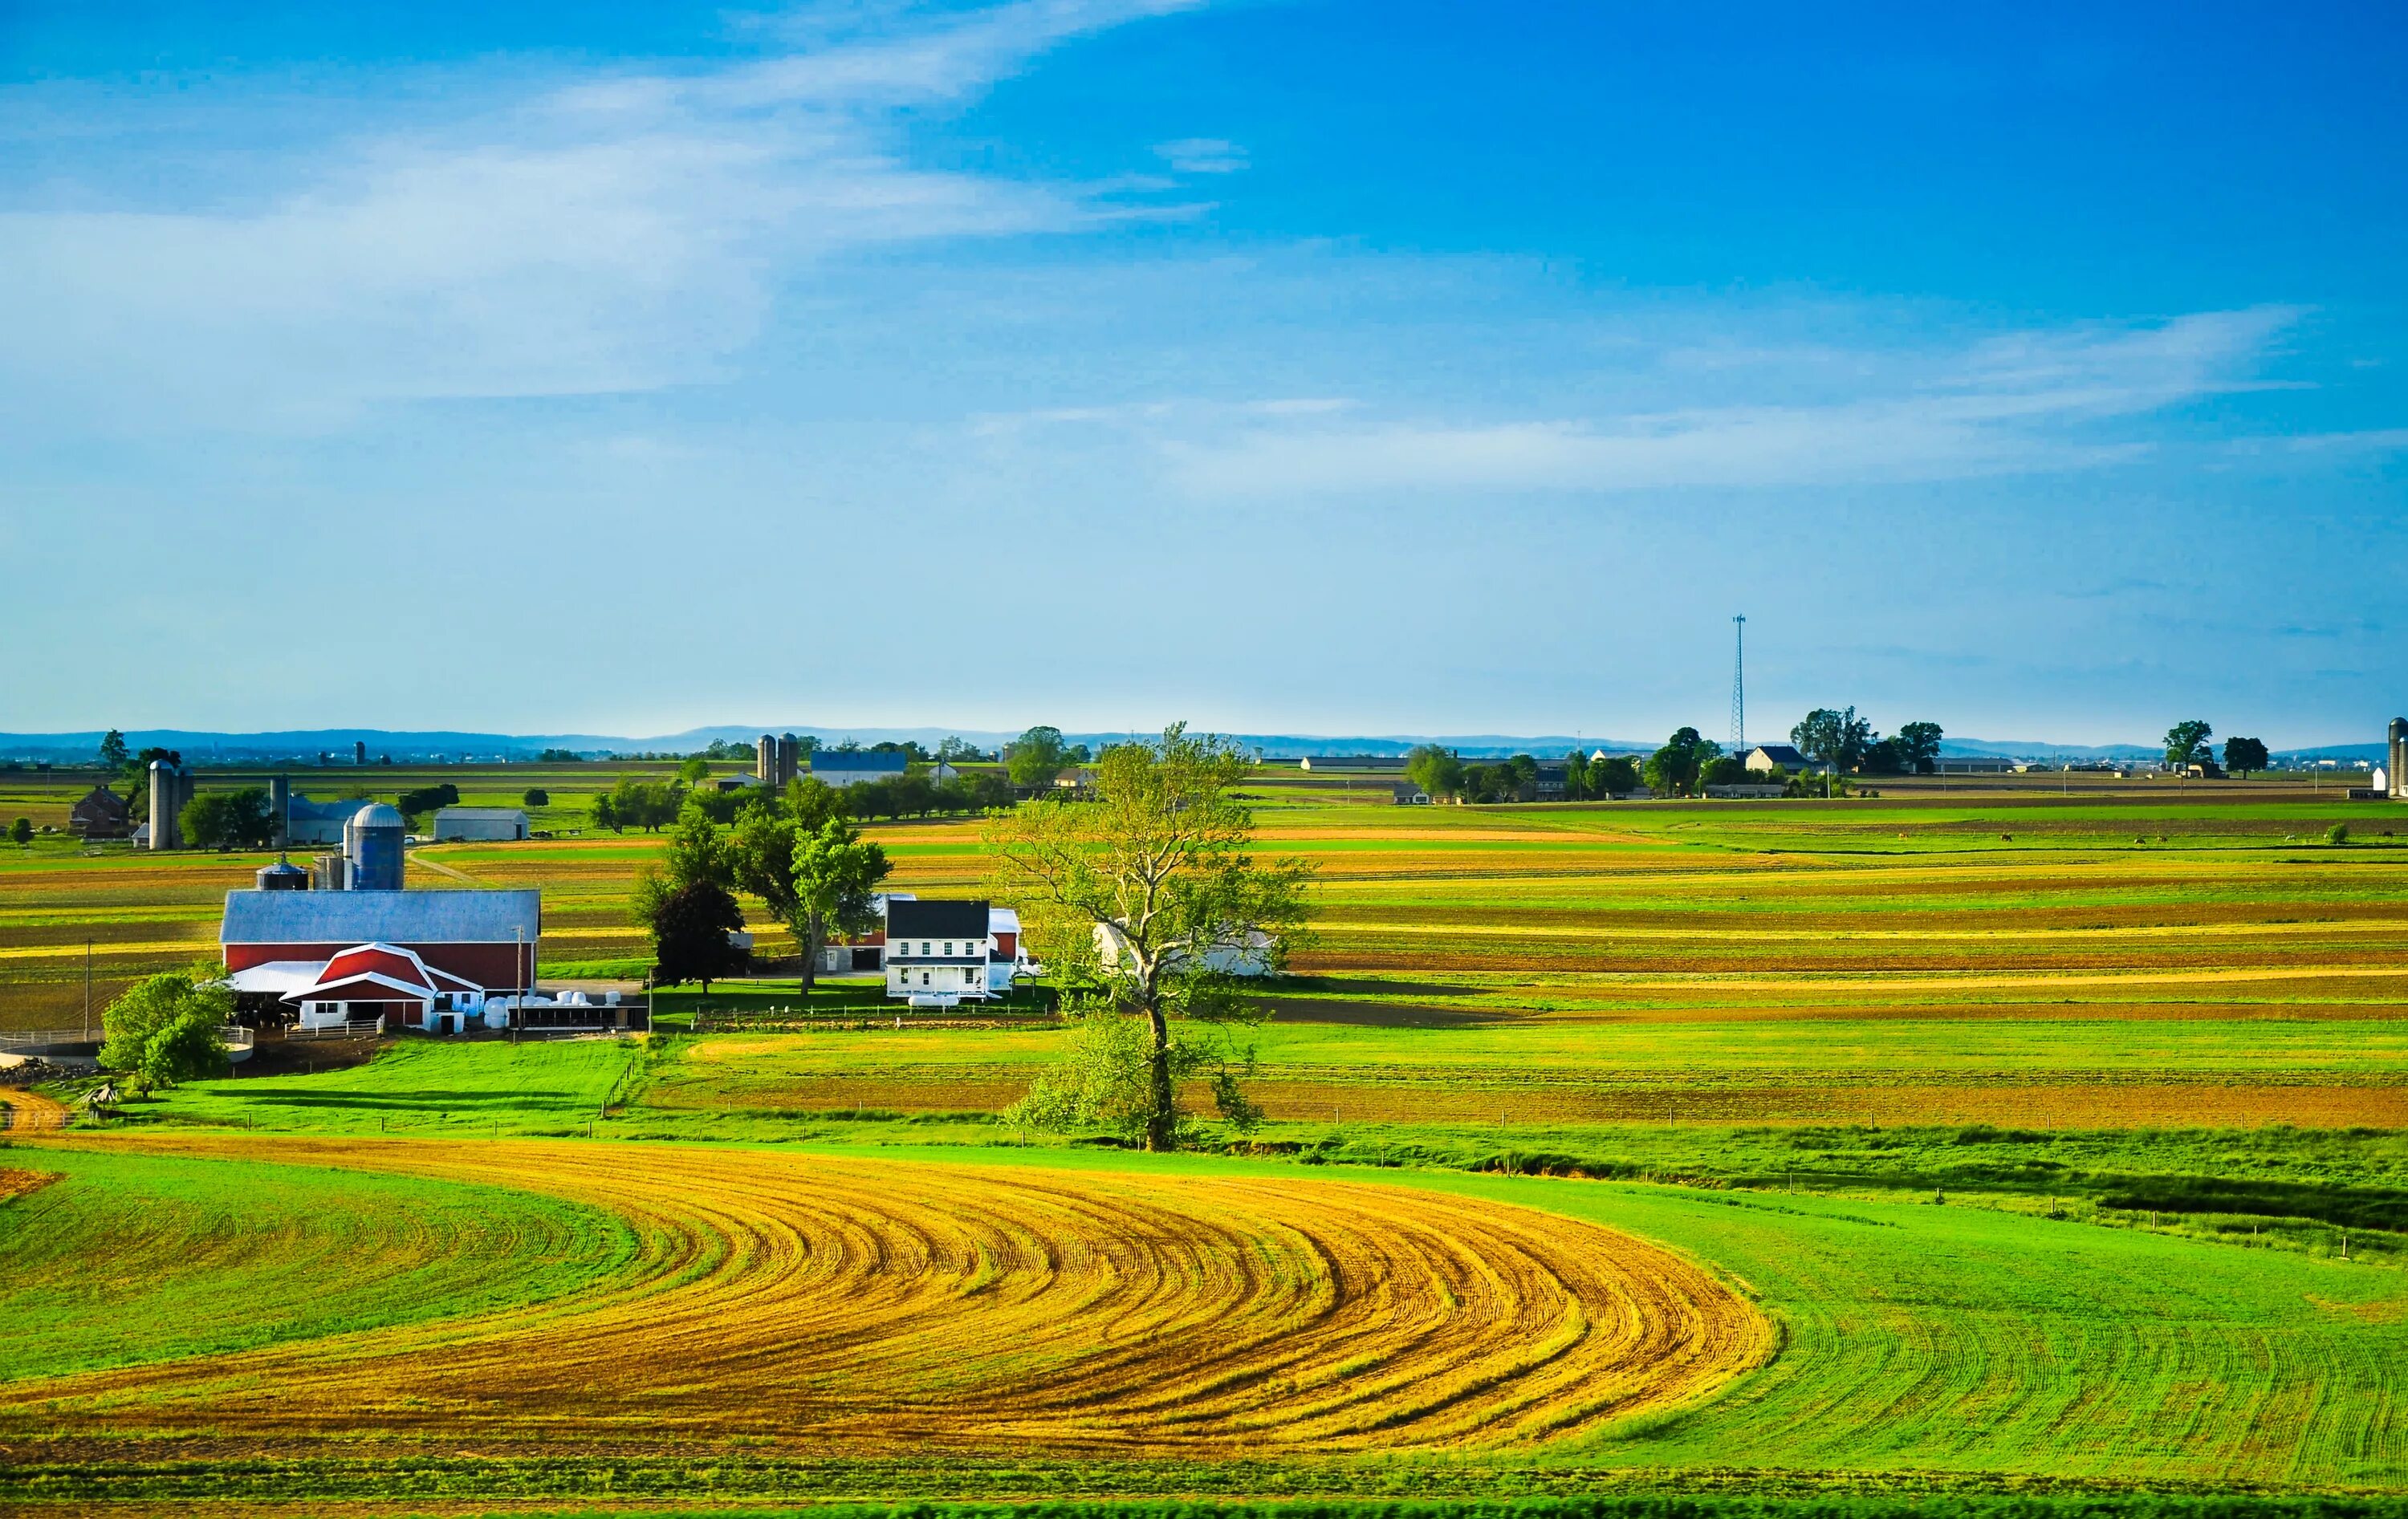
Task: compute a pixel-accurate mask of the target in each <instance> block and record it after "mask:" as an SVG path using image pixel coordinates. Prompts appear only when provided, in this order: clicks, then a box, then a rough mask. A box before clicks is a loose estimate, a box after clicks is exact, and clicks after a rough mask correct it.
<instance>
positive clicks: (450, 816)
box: [432, 807, 527, 843]
mask: <svg viewBox="0 0 2408 1519" xmlns="http://www.w3.org/2000/svg"><path fill="white" fill-rule="evenodd" d="M432 837H433V838H434V839H435V841H436V842H437V843H450V842H451V841H452V840H453V839H465V840H469V841H472V842H479V843H492V842H503V841H513V840H518V839H523V838H526V837H527V815H526V813H525V812H524V811H523V810H521V809H519V808H515V807H445V808H438V809H437V810H436V813H435V828H434V832H433V836H432Z"/></svg>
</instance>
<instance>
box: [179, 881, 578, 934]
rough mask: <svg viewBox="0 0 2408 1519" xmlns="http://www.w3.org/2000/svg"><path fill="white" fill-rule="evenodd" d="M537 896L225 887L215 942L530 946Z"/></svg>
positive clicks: (538, 915)
mask: <svg viewBox="0 0 2408 1519" xmlns="http://www.w3.org/2000/svg"><path fill="white" fill-rule="evenodd" d="M542 912H543V894H542V893H541V892H538V891H513V892H452V891H443V892H262V891H247V892H228V893H226V905H225V921H224V923H223V924H221V925H220V926H219V929H218V942H219V943H221V944H367V943H385V944H511V943H524V944H533V943H534V942H535V941H536V936H537V934H538V933H539V932H540V931H541V928H542Z"/></svg>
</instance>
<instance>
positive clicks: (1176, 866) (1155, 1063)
mask: <svg viewBox="0 0 2408 1519" xmlns="http://www.w3.org/2000/svg"><path fill="white" fill-rule="evenodd" d="M1247 765H1248V762H1247V759H1246V757H1245V755H1244V754H1243V753H1242V752H1240V750H1239V749H1238V747H1237V746H1236V745H1235V744H1234V743H1232V742H1230V741H1229V740H1227V739H1226V738H1196V737H1190V736H1189V735H1188V733H1187V729H1186V724H1173V725H1172V726H1170V727H1168V728H1166V729H1165V730H1163V735H1162V737H1161V738H1160V739H1158V740H1151V741H1147V742H1142V743H1130V744H1120V745H1116V746H1114V747H1113V748H1111V749H1108V750H1106V751H1105V752H1104V754H1103V757H1102V758H1101V760H1100V761H1099V762H1098V763H1097V767H1096V787H1095V793H1094V796H1093V798H1092V799H1089V800H1055V799H1051V798H1045V799H1039V800H1036V801H1029V802H1024V803H1022V804H1021V805H1020V806H1019V807H1018V808H1016V809H1014V810H1011V811H1010V812H1002V813H997V814H996V816H995V818H994V820H993V822H992V823H991V824H989V826H988V833H987V843H988V846H989V848H990V849H991V850H992V851H993V852H994V865H995V890H996V896H1001V897H1004V898H1005V899H1007V900H1012V901H1016V902H1018V903H1019V904H1020V905H1021V909H1022V911H1023V913H1024V915H1025V921H1026V924H1027V925H1028V932H1029V933H1030V937H1031V941H1032V944H1033V946H1034V947H1035V948H1036V949H1037V950H1038V952H1039V954H1040V956H1041V957H1042V958H1043V960H1044V962H1045V964H1046V966H1047V967H1048V969H1049V971H1050V972H1051V973H1052V974H1054V976H1055V977H1056V978H1057V979H1058V980H1059V982H1061V984H1062V985H1063V987H1064V989H1065V992H1066V1005H1067V1007H1068V1010H1070V1011H1072V1012H1073V1014H1074V1015H1076V1016H1079V1017H1081V1018H1082V1019H1083V1020H1085V1021H1086V1023H1087V1024H1088V1025H1089V1027H1090V1029H1091V1031H1092V1033H1093V1035H1094V1037H1093V1038H1091V1039H1088V1040H1087V1041H1086V1049H1087V1051H1088V1052H1089V1053H1090V1055H1096V1054H1097V1052H1101V1053H1100V1058H1101V1059H1102V1061H1103V1062H1104V1064H1106V1065H1107V1066H1111V1067H1114V1068H1117V1069H1118V1070H1119V1071H1120V1073H1121V1075H1122V1077H1123V1078H1124V1079H1123V1080H1122V1081H1121V1082H1119V1084H1120V1086H1121V1087H1122V1089H1123V1100H1121V1101H1119V1102H1117V1103H1116V1104H1111V1106H1112V1107H1113V1108H1114V1110H1115V1111H1117V1112H1118V1113H1120V1114H1122V1115H1125V1118H1126V1120H1127V1126H1129V1127H1130V1128H1131V1129H1132V1130H1133V1131H1136V1132H1140V1133H1141V1135H1142V1139H1143V1142H1144V1145H1145V1147H1146V1148H1147V1149H1149V1150H1168V1149H1171V1148H1173V1147H1174V1146H1175V1145H1176V1144H1177V1143H1178V1133H1179V1108H1178V1083H1179V1081H1180V1079H1181V1078H1182V1077H1183V1076H1188V1075H1194V1074H1197V1072H1199V1071H1202V1070H1206V1069H1211V1071H1212V1072H1213V1076H1214V1080H1213V1092H1214V1096H1215V1098H1216V1100H1217V1102H1218V1103H1219V1105H1220V1108H1221V1110H1222V1112H1223V1115H1224V1116H1225V1117H1228V1118H1231V1119H1232V1120H1234V1121H1237V1122H1240V1123H1241V1124H1244V1123H1248V1122H1250V1121H1251V1119H1252V1118H1253V1117H1254V1116H1258V1115H1257V1114H1255V1113H1254V1110H1253V1109H1252V1108H1251V1107H1250V1106H1249V1105H1247V1104H1246V1102H1245V1099H1244V1096H1243V1095H1242V1093H1241V1092H1240V1090H1239V1089H1238V1087H1237V1084H1236V1079H1235V1075H1234V1074H1233V1072H1232V1070H1231V1061H1230V1058H1229V1057H1230V1054H1231V1052H1230V1051H1229V1049H1228V1048H1227V1047H1226V1045H1224V1044H1223V1043H1221V1042H1220V1041H1219V1039H1217V1038H1216V1037H1215V1031H1214V1030H1213V1029H1212V1028H1211V1025H1226V1024H1229V1023H1246V1022H1252V1021H1255V1020H1257V1019H1258V1018H1259V1016H1260V1014H1259V1013H1258V1012H1256V1011H1255V1010H1254V1007H1253V1005H1252V1004H1251V1003H1250V1002H1249V1001H1248V1000H1247V998H1246V997H1245V996H1243V995H1242V981H1243V979H1244V978H1245V977H1246V976H1247V975H1249V974H1262V973H1266V972H1272V971H1277V970H1280V969H1283V968H1284V967H1285V966H1286V963H1287V955H1288V952H1289V951H1290V950H1291V949H1293V948H1294V947H1296V946H1297V944H1298V943H1300V942H1301V941H1302V939H1303V938H1304V936H1305V933H1306V929H1305V889H1306V886H1307V884H1308V881H1309V878H1310V874H1311V867H1309V866H1308V865H1306V864H1305V863H1304V862H1302V861H1300V860H1277V861H1273V862H1269V863H1268V864H1266V863H1262V862H1258V861H1257V860H1256V859H1255V858H1254V853H1253V845H1254V815H1253V813H1252V812H1251V811H1250V810H1248V809H1247V808H1246V807H1245V806H1244V805H1243V803H1241V802H1240V800H1239V799H1238V797H1237V795H1235V788H1236V786H1237V785H1238V783H1239V782H1240V781H1241V780H1243V779H1244V777H1245V774H1246V770H1247ZM1174 1020H1176V1021H1177V1026H1174ZM1130 1025H1137V1026H1135V1027H1132V1026H1130ZM1131 1034H1135V1035H1137V1036H1138V1037H1137V1038H1134V1039H1132V1038H1130V1037H1128V1036H1129V1035H1131ZM1113 1052H1118V1053H1113ZM1251 1061H1252V1052H1251V1050H1249V1051H1247V1052H1245V1055H1244V1059H1243V1060H1242V1061H1241V1062H1240V1064H1242V1065H1244V1066H1247V1067H1250V1066H1251ZM1089 1075H1090V1077H1092V1075H1093V1072H1092V1071H1091V1072H1090V1073H1089ZM1072 1084H1073V1085H1076V1086H1078V1087H1079V1088H1080V1091H1077V1092H1073V1091H1069V1090H1068V1089H1066V1088H1065V1087H1064V1086H1062V1085H1061V1084H1059V1083H1057V1084H1056V1085H1055V1086H1054V1088H1053V1089H1052V1091H1051V1093H1050V1094H1049V1093H1048V1092H1047V1091H1045V1090H1039V1091H1038V1092H1032V1094H1031V1099H1032V1101H1036V1102H1038V1103H1039V1106H1046V1103H1045V1102H1044V1101H1043V1100H1042V1099H1045V1098H1047V1097H1048V1096H1051V1097H1052V1098H1054V1101H1053V1102H1052V1104H1051V1106H1052V1110H1053V1111H1054V1112H1055V1113H1056V1114H1057V1115H1059V1116H1062V1117H1065V1118H1084V1119H1090V1120H1092V1119H1094V1118H1095V1117H1097V1114H1098V1111H1100V1110H1101V1109H1102V1108H1103V1107H1105V1106H1107V1104H1105V1103H1103V1102H1100V1101H1098V1100H1097V1096H1096V1086H1097V1083H1096V1082H1094V1081H1093V1080H1091V1079H1089V1078H1081V1079H1079V1080H1078V1081H1077V1082H1074V1083H1072ZM1104 1084H1107V1085H1109V1084H1112V1082H1111V1081H1110V1080H1109V1079H1108V1080H1107V1081H1106V1082H1105V1083H1104ZM1043 1086H1044V1083H1042V1082H1040V1089H1041V1088H1043ZM1082 1094H1083V1095H1082Z"/></svg>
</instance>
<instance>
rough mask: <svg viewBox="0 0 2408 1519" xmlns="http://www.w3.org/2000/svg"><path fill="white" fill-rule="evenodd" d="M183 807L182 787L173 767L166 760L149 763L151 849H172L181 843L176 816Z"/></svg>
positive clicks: (181, 782)
mask: <svg viewBox="0 0 2408 1519" xmlns="http://www.w3.org/2000/svg"><path fill="white" fill-rule="evenodd" d="M183 805H184V785H183V781H182V780H181V778H180V777H179V776H178V775H177V773H176V767H174V766H172V765H170V764H168V763H167V762H166V761H165V760H163V759H156V760H152V761H151V762H150V847H151V848H152V849H174V848H175V847H176V846H177V845H178V844H179V843H181V842H182V840H181V839H179V838H177V837H176V834H177V825H176V814H177V812H178V811H179V810H181V809H182V807H183Z"/></svg>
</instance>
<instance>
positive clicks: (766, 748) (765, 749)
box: [753, 733, 778, 786]
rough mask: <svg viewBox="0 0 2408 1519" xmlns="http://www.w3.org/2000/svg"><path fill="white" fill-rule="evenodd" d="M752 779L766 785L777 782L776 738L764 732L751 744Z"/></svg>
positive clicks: (772, 784)
mask: <svg viewBox="0 0 2408 1519" xmlns="http://www.w3.org/2000/svg"><path fill="white" fill-rule="evenodd" d="M753 780H755V781H760V782H761V783H762V784H763V785H766V786H774V785H776V784H777V783H778V740H777V739H776V738H772V737H771V736H769V735H768V734H766V733H765V734H763V735H761V737H760V739H759V740H758V741H757V742H755V743H754V744H753Z"/></svg>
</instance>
